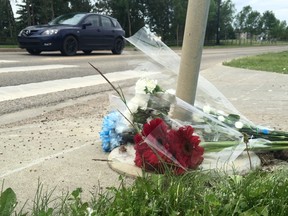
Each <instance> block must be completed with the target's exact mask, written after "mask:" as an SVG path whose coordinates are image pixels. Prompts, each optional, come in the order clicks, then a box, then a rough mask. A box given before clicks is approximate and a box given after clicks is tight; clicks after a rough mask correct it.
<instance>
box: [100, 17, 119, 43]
mask: <svg viewBox="0 0 288 216" xmlns="http://www.w3.org/2000/svg"><path fill="white" fill-rule="evenodd" d="M115 36H116V32H115V26H114V24H113V22H112V20H111V19H110V18H109V17H106V16H101V42H102V45H103V46H104V47H105V48H106V49H112V48H113V45H114V40H115Z"/></svg>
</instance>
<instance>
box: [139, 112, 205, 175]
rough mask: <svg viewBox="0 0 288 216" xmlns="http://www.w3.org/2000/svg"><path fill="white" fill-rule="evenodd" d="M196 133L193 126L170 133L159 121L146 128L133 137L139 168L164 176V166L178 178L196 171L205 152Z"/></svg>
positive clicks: (154, 121)
mask: <svg viewBox="0 0 288 216" xmlns="http://www.w3.org/2000/svg"><path fill="white" fill-rule="evenodd" d="M193 133H194V129H193V128H192V127H191V126H183V127H180V128H179V129H178V130H173V129H169V127H168V125H167V124H166V123H165V122H164V121H163V120H162V119H160V118H157V119H153V120H151V121H150V122H149V123H146V124H144V125H143V130H142V132H141V134H136V135H135V136H134V142H135V146H134V148H135V150H136V157H135V164H136V166H138V167H141V168H144V169H145V170H148V171H158V172H160V173H162V172H163V171H165V168H164V163H165V164H166V165H168V166H169V167H170V168H172V169H174V172H175V173H176V174H182V173H184V172H185V171H186V169H196V168H197V167H198V166H199V165H200V164H201V163H202V161H203V153H204V148H203V147H201V146H199V144H200V139H199V137H198V136H196V135H193ZM175 159H176V160H177V161H175ZM179 164H180V165H181V166H182V167H181V166H179Z"/></svg>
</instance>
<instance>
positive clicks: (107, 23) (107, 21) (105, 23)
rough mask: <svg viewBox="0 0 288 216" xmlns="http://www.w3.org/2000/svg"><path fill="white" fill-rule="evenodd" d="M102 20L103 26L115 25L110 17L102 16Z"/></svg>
mask: <svg viewBox="0 0 288 216" xmlns="http://www.w3.org/2000/svg"><path fill="white" fill-rule="evenodd" d="M101 21H102V26H103V28H111V27H113V24H112V22H111V20H110V19H109V18H108V17H104V16H102V17H101Z"/></svg>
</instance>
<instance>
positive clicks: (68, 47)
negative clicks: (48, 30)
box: [61, 36, 78, 56]
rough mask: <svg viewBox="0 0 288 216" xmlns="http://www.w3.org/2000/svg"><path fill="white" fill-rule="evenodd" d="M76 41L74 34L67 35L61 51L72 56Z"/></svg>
mask: <svg viewBox="0 0 288 216" xmlns="http://www.w3.org/2000/svg"><path fill="white" fill-rule="evenodd" d="M77 50H78V41H77V39H76V38H75V37H74V36H68V37H66V38H65V39H64V41H63V45H62V49H61V53H62V55H66V56H73V55H75V54H76V53H77Z"/></svg>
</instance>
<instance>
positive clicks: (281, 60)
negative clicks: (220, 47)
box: [223, 51, 288, 74]
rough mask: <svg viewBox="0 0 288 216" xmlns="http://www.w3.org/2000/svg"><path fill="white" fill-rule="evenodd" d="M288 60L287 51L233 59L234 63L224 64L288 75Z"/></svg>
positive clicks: (225, 63)
mask: <svg viewBox="0 0 288 216" xmlns="http://www.w3.org/2000/svg"><path fill="white" fill-rule="evenodd" d="M287 58H288V52H287V51H285V52H279V53H266V54H262V55H257V56H250V57H244V58H239V59H233V60H232V61H230V62H224V63H223V64H224V65H226V66H231V67H237V68H245V69H251V70H260V71H270V72H277V73H283V74H288V65H287Z"/></svg>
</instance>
